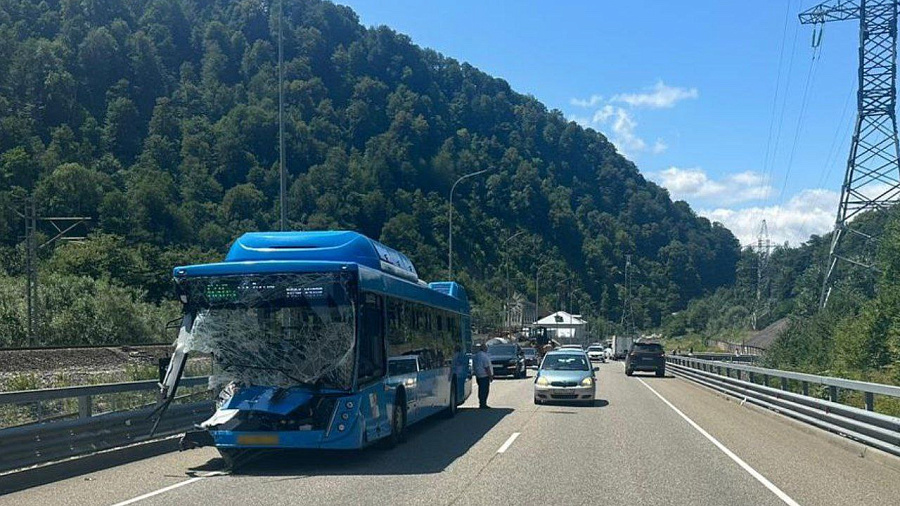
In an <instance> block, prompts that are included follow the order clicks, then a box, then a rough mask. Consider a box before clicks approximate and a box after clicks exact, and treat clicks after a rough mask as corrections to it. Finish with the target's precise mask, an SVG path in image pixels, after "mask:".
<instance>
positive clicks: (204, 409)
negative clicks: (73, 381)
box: [0, 377, 213, 472]
mask: <svg viewBox="0 0 900 506" xmlns="http://www.w3.org/2000/svg"><path fill="white" fill-rule="evenodd" d="M207 382H208V378H206V377H191V378H183V379H182V380H181V386H183V387H190V386H199V385H203V384H206V383H207ZM157 388H159V385H158V384H157V382H156V381H154V380H150V381H133V382H127V383H108V384H102V385H88V386H78V387H65V388H50V389H44V390H26V391H21V392H3V393H0V405H14V406H16V407H21V406H24V405H28V404H33V403H40V402H42V401H48V400H59V399H77V400H78V415H77V418H72V417H67V418H66V419H62V418H61V417H56V419H54V420H51V421H40V420H39V421H38V422H37V423H30V424H28V425H21V426H17V427H10V428H5V429H0V449H2V451H0V472H4V471H9V470H12V469H19V468H23V467H28V466H32V465H35V464H41V463H45V462H51V461H55V460H60V459H64V458H68V457H74V456H77V455H82V454H85V453H92V452H96V451H101V450H108V449H111V448H116V447H119V446H124V445H128V444H132V443H137V442H142V441H148V440H149V434H150V429H151V426H152V424H153V422H152V420H150V419H149V418H148V417H149V415H150V414H151V412H152V411H153V408H152V407H140V408H137V409H130V410H124V411H111V412H106V413H99V414H95V413H93V410H92V407H93V397H94V396H98V395H105V394H116V393H125V392H141V391H149V390H155V389H157ZM189 397H190V396H185V398H182V400H189ZM212 411H213V402H212V401H211V400H203V401H199V402H197V401H195V402H186V403H182V404H173V405H172V406H171V407H170V408H169V410H168V412H167V413H166V415H165V416H164V417H163V418H162V421H161V422H160V424H159V427H158V428H157V431H156V435H155V436H154V438H158V437H163V436H169V435H172V434H177V433H179V432H182V431H184V430H186V429H189V428H191V427H192V426H193V425H194V424H195V423H199V422H201V421H203V420H204V419H205V418H207V417H209V415H210V414H211V413H212ZM72 416H73V417H74V414H73V415H72Z"/></svg>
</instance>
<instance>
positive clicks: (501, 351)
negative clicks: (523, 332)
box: [488, 344, 527, 378]
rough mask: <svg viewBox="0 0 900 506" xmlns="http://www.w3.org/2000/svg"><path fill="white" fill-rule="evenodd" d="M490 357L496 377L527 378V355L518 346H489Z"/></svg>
mask: <svg viewBox="0 0 900 506" xmlns="http://www.w3.org/2000/svg"><path fill="white" fill-rule="evenodd" d="M488 355H490V356H491V365H492V366H493V367H494V376H506V375H509V376H512V377H514V378H524V377H526V376H527V372H526V371H527V369H525V354H524V353H523V352H522V348H520V347H519V345H518V344H495V345H492V346H488Z"/></svg>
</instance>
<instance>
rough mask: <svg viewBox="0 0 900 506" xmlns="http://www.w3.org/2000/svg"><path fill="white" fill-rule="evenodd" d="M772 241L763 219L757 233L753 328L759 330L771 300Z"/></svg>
mask: <svg viewBox="0 0 900 506" xmlns="http://www.w3.org/2000/svg"><path fill="white" fill-rule="evenodd" d="M771 252H772V242H771V241H770V240H769V227H768V225H767V224H766V220H762V223H761V224H760V226H759V233H758V234H757V235H756V305H755V306H754V308H753V315H752V320H753V321H752V322H751V323H752V326H753V330H759V329H758V328H757V327H758V322H759V319H760V318H761V317H762V316H764V315H765V314H766V313H767V312H768V302H769V255H770V254H771Z"/></svg>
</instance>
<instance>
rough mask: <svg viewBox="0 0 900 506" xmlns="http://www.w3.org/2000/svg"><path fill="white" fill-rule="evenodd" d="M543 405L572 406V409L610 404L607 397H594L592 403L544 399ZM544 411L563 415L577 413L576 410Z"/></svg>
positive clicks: (600, 406) (601, 406)
mask: <svg viewBox="0 0 900 506" xmlns="http://www.w3.org/2000/svg"><path fill="white" fill-rule="evenodd" d="M541 405H542V406H554V407H556V406H563V407H566V408H572V409H579V408H581V409H584V408H605V407H606V406H609V401H607V400H606V399H594V402H593V403H591V404H572V403H571V402H565V401H544V402H543V404H541ZM544 412H545V413H556V414H561V415H569V414H574V413H575V412H574V411H571V412H570V411H553V410H544Z"/></svg>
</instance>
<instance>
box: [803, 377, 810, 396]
mask: <svg viewBox="0 0 900 506" xmlns="http://www.w3.org/2000/svg"><path fill="white" fill-rule="evenodd" d="M803 395H805V396H807V397H809V383H808V382H806V381H804V382H803Z"/></svg>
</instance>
